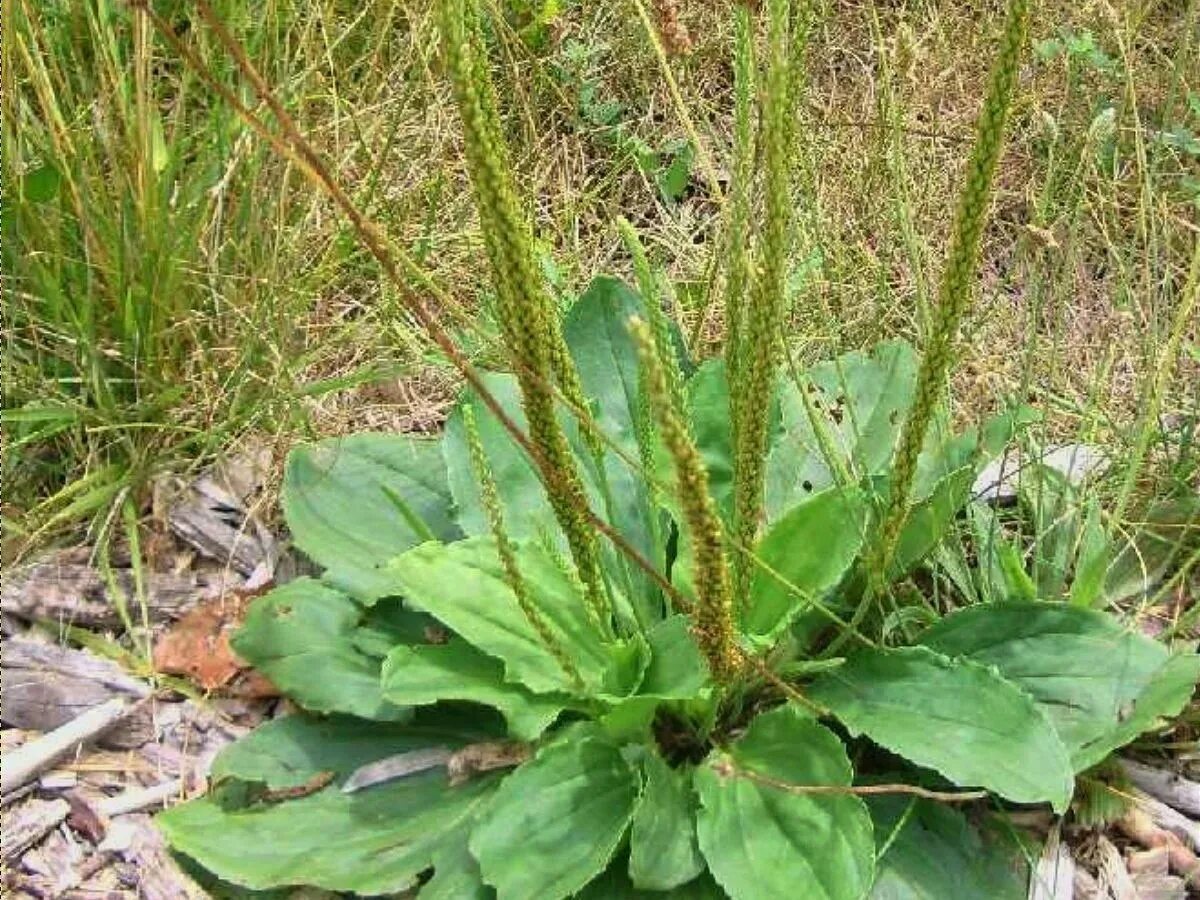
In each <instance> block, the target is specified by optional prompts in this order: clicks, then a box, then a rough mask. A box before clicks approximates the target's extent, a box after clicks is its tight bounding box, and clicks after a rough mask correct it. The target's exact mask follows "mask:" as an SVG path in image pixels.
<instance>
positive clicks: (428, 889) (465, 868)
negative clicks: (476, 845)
mask: <svg viewBox="0 0 1200 900" xmlns="http://www.w3.org/2000/svg"><path fill="white" fill-rule="evenodd" d="M473 825H474V823H473V822H468V823H465V824H464V826H463V827H462V828H461V829H459V833H458V834H457V835H448V836H447V837H446V839H445V840H444V841H443V842H442V846H441V847H439V848H438V852H437V853H435V854H434V856H433V877H432V878H430V879H429V881H428V882H427V883H426V884H424V885H422V886H421V892H420V895H419V896H420V898H421V900H492V898H494V897H495V896H496V894H495V892H494V891H493V890H492V889H491V888H490V887H488V886H487V885H486V884H484V883H483V875H482V873H480V871H479V863H477V862H476V861H475V857H473V856H472V855H471V851H470V849H469V848H468V847H467V840H468V839H469V838H470V834H471V828H472V826H473Z"/></svg>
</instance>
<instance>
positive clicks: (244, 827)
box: [155, 769, 498, 895]
mask: <svg viewBox="0 0 1200 900" xmlns="http://www.w3.org/2000/svg"><path fill="white" fill-rule="evenodd" d="M497 781H498V779H497V778H496V777H484V778H478V779H474V780H472V781H469V782H467V783H466V784H463V785H460V786H458V787H453V788H452V787H449V786H448V784H447V782H446V773H445V771H444V770H441V769H437V770H430V771H427V772H422V773H419V774H416V775H411V776H409V777H407V778H402V779H398V780H396V781H392V782H389V783H387V784H383V785H378V786H376V787H373V788H368V789H367V790H363V791H359V792H357V793H353V794H345V793H342V791H341V790H340V789H339V788H338V787H336V786H330V787H326V788H324V789H322V790H320V791H318V792H317V793H315V794H311V795H309V796H307V797H302V798H300V799H298V800H288V801H285V802H282V803H262V804H257V805H253V806H250V807H246V808H243V809H234V810H230V809H225V808H223V807H222V806H221V804H220V803H219V802H217V800H216V799H214V798H212V797H205V798H203V799H200V800H193V801H192V802H190V803H184V804H182V805H180V806H176V807H174V808H172V809H170V810H167V811H166V812H165V813H163V814H161V815H160V816H158V817H157V819H156V820H155V821H156V823H157V824H158V826H159V828H161V829H162V830H163V833H164V834H165V835H166V837H167V839H168V840H169V841H170V843H171V844H172V845H173V846H174V848H175V849H176V850H178V851H180V852H181V853H184V854H186V855H188V856H190V857H192V858H193V859H195V860H196V861H197V862H199V863H200V864H201V865H203V866H204V867H205V868H207V869H210V870H212V871H213V872H215V873H217V874H218V875H220V876H221V877H222V878H224V879H226V880H228V881H231V882H234V883H235V884H240V885H243V886H244V887H249V888H253V889H255V890H264V889H267V888H273V887H281V886H285V885H311V886H314V887H320V888H325V889H327V890H331V891H354V892H356V893H359V894H366V895H374V894H391V893H398V892H401V891H405V890H408V889H409V888H412V887H414V886H415V885H416V884H417V881H418V878H419V877H420V876H421V874H422V873H423V872H425V871H426V870H428V869H429V868H430V867H431V866H432V865H433V864H434V861H435V860H436V859H438V858H442V857H443V855H444V854H446V853H447V852H450V851H452V849H453V848H454V846H455V845H457V844H460V843H461V841H462V836H463V826H464V825H466V824H467V823H468V822H470V820H471V819H472V818H474V817H475V816H476V815H477V814H478V813H479V812H480V810H481V809H482V807H483V806H484V804H485V802H486V801H487V800H488V798H489V797H491V796H492V793H493V791H494V789H495V786H496V783H497Z"/></svg>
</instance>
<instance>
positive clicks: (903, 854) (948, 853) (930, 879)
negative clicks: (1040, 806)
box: [867, 797, 1029, 900]
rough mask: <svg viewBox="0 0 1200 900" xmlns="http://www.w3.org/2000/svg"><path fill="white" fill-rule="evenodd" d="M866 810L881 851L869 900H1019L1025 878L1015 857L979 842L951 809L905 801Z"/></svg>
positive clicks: (880, 801)
mask: <svg viewBox="0 0 1200 900" xmlns="http://www.w3.org/2000/svg"><path fill="white" fill-rule="evenodd" d="M867 805H868V806H869V807H870V809H871V815H872V817H873V819H874V821H875V840H876V842H877V843H878V844H879V847H880V849H881V850H882V849H883V848H884V846H885V845H886V846H887V851H886V852H885V853H884V854H883V857H882V858H881V859H880V860H879V863H878V867H879V871H878V874H877V875H876V877H875V884H874V886H873V887H872V889H871V894H870V898H871V900H947V898H950V897H953V898H954V900H1025V896H1026V891H1027V883H1028V879H1029V873H1028V867H1027V866H1026V865H1025V861H1024V859H1023V858H1022V857H1021V855H1020V854H1019V853H1016V852H1012V850H1006V849H1005V848H1004V847H1003V846H1002V845H1001V844H1000V843H999V841H996V840H985V839H984V837H983V836H982V835H981V834H980V833H979V831H978V830H976V829H975V828H974V827H973V826H972V825H971V824H970V823H969V822H968V821H967V819H966V817H965V816H963V815H962V814H961V813H959V812H958V811H956V810H955V809H953V808H951V807H949V806H946V805H944V804H940V803H932V802H930V801H928V800H918V799H915V798H911V797H878V798H873V799H872V800H870V801H869V802H868V804H867ZM901 823H903V824H901ZM898 826H899V829H900V830H899V832H897V831H896V828H897V827H898Z"/></svg>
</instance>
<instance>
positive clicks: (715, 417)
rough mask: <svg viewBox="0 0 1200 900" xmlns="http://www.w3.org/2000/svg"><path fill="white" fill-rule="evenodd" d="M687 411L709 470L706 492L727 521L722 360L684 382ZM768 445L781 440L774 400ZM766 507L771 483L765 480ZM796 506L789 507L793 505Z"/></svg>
mask: <svg viewBox="0 0 1200 900" xmlns="http://www.w3.org/2000/svg"><path fill="white" fill-rule="evenodd" d="M686 387H687V397H686V402H687V411H688V417H689V420H690V423H691V426H692V437H693V438H694V439H695V441H696V449H697V450H699V451H700V457H701V459H702V460H703V461H704V467H705V469H707V470H708V489H709V493H711V494H712V497H713V500H714V501H715V502H716V504H717V508H718V509H719V510H720V511H721V514H722V515H723V516H724V517H725V519H726V520H729V519H730V518H731V517H732V515H733V430H732V423H731V421H730V413H729V376H728V374H727V373H726V371H725V361H724V360H723V359H721V358H719V357H718V358H714V359H710V360H706V361H705V362H704V363H703V364H702V365H701V366H700V367H699V368H697V369H696V371H695V373H693V375H692V377H691V378H689V379H688V382H687V386H686ZM768 423H769V424H768V437H767V440H768V442H774V441H776V440H782V439H784V436H783V432H782V431H781V430H780V429H781V423H780V415H779V402H778V399H773V400H772V403H771V410H770V414H769V419H768ZM767 485H768V500H767V503H768V506H770V503H771V501H770V482H769V481H768V483H767ZM794 505H795V503H791V504H789V506H788V508H790V506H794Z"/></svg>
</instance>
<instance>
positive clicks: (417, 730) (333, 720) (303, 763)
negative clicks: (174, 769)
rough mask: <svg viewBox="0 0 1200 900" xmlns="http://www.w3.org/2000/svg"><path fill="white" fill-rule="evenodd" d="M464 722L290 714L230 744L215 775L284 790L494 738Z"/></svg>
mask: <svg viewBox="0 0 1200 900" xmlns="http://www.w3.org/2000/svg"><path fill="white" fill-rule="evenodd" d="M494 738H495V735H494V734H490V733H489V732H488V731H487V730H486V729H480V728H478V727H475V726H468V725H465V724H463V723H461V722H460V723H452V722H449V721H438V720H436V719H432V720H431V721H428V722H413V723H400V722H369V721H367V720H365V719H357V718H354V717H352V716H341V715H334V716H328V717H324V718H318V717H316V716H309V715H304V714H294V715H290V716H284V717H283V718H281V719H273V720H271V721H270V722H266V723H264V724H263V725H260V726H259V727H258V728H256V729H255V730H254V731H252V732H251V733H250V734H248V735H246V736H245V737H243V738H241V739H240V740H238V741H236V742H234V743H232V744H230V745H229V746H228V747H226V748H225V749H224V750H222V751H221V753H220V755H218V756H217V758H216V759H215V760H214V761H213V765H212V773H211V776H212V780H213V781H214V782H221V781H226V780H229V779H233V780H237V781H243V782H247V783H253V784H261V785H263V786H264V787H266V788H267V789H268V790H271V791H284V790H288V789H289V788H298V787H301V786H303V785H305V784H308V783H309V782H310V781H311V779H312V778H313V777H314V776H317V775H321V774H322V773H328V772H332V773H333V774H334V775H335V776H336V780H338V781H341V780H342V779H343V778H345V777H346V776H348V775H350V774H351V773H352V772H354V771H355V770H356V769H358V768H360V767H361V766H364V765H366V764H367V763H369V762H373V761H375V760H377V759H383V758H384V757H386V756H391V755H393V754H396V753H404V752H406V751H408V750H419V749H421V748H423V747H430V746H439V745H441V746H447V747H458V746H462V745H464V744H468V743H472V742H475V741H485V740H491V739H494Z"/></svg>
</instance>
